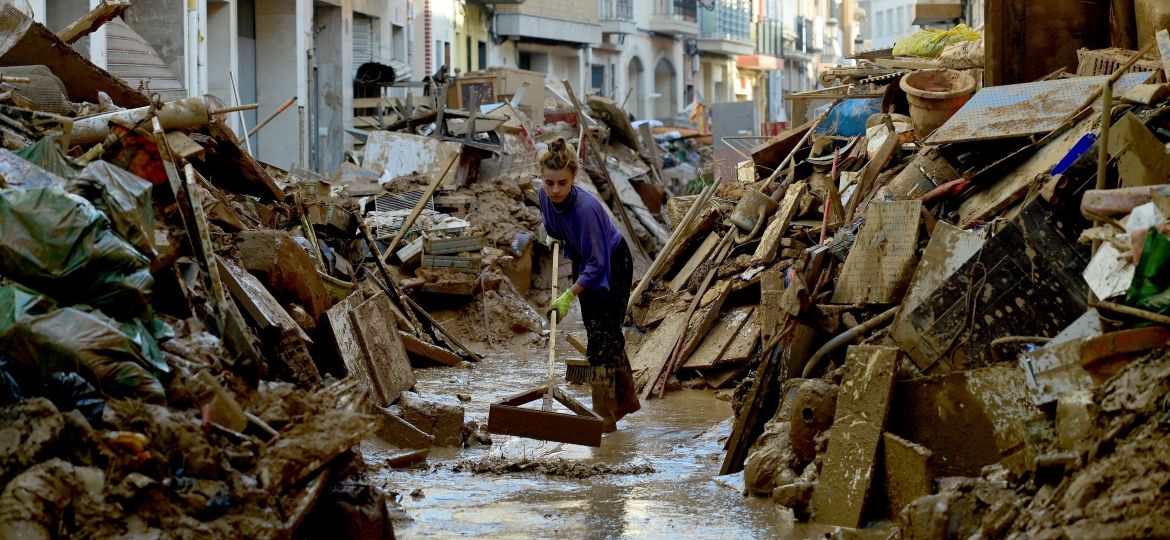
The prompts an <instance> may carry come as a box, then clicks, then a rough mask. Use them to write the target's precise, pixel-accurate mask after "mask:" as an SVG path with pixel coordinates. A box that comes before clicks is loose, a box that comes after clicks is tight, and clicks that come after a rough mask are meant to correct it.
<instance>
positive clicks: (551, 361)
mask: <svg viewBox="0 0 1170 540" xmlns="http://www.w3.org/2000/svg"><path fill="white" fill-rule="evenodd" d="M560 247H561V243H560V242H555V241H554V242H553V252H552V299H553V301H556V299H557V274H558V273H559V272H560V267H559V266H560V261H561V250H560ZM548 328H549V333H548V387H547V388H546V389H545V393H544V406H543V409H544V410H546V411H551V410H552V402H553V388H554V386H555V385H556V379H555V375H554V369H555V363H556V359H557V312H556V310H553V312H552V313H550V314H549V317H548Z"/></svg>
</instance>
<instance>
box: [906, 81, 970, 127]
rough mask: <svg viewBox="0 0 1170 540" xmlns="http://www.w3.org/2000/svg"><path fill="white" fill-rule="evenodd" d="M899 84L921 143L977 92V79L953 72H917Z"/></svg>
mask: <svg viewBox="0 0 1170 540" xmlns="http://www.w3.org/2000/svg"><path fill="white" fill-rule="evenodd" d="M899 85H900V86H901V88H902V90H903V91H905V92H906V99H907V100H908V101H909V102H910V121H911V122H912V123H913V124H914V132H915V133H916V134H917V135H918V139H919V140H922V139H925V138H926V137H927V136H929V135H930V134H931V133H933V132H934V130H936V129H938V127H939V126H941V125H943V124H945V123H946V121H947V120H949V119H950V118H951V116H954V114H955V112H956V111H958V110H959V108H961V107H962V106H963V104H964V103H967V100H969V99H971V95H972V94H974V93H975V79H974V78H972V77H971V76H970V75H968V74H966V73H964V72H962V71H955V70H953V69H923V70H919V71H915V72H913V73H911V74H909V75H906V76H905V77H902V81H901V82H900V83H899Z"/></svg>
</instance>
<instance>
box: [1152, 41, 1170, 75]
mask: <svg viewBox="0 0 1170 540" xmlns="http://www.w3.org/2000/svg"><path fill="white" fill-rule="evenodd" d="M1154 37H1155V39H1157V40H1158V56H1160V57H1161V58H1162V71H1163V72H1164V73H1165V74H1166V78H1168V79H1170V31H1167V30H1165V29H1163V30H1158V32H1157V33H1156V34H1154Z"/></svg>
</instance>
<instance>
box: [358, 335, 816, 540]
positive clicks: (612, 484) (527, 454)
mask: <svg viewBox="0 0 1170 540" xmlns="http://www.w3.org/2000/svg"><path fill="white" fill-rule="evenodd" d="M576 319H577V317H572V316H571V317H570V323H572V322H573V321H574V320H576ZM566 327H567V328H566ZM562 329H565V330H568V331H570V332H573V331H576V332H580V324H579V323H577V324H576V325H575V327H574V325H573V324H566V325H563V326H562ZM558 341H559V342H561V343H563V340H558ZM545 354H546V353H545V352H544V351H540V350H531V351H522V352H519V353H518V354H517V353H504V354H493V355H488V357H487V358H485V359H484V361H483V362H481V363H479V364H477V365H475V366H474V368H471V369H462V368H433V369H427V370H419V371H417V372H416V374H417V376H418V386H417V388H418V390H419V391H420V392H422V393H423V394H424V395H425V394H444V395H454V394H455V393H457V392H458V393H468V394H471V396H472V401H471V402H470V403H466V404H465V406H466V410H467V416H466V418H467V420H469V421H476V422H479V423H481V424H484V423H486V422H487V414H488V407H489V405H490V404H491V403H492V402H494V401H497V400H500V399H502V398H504V397H507V396H510V395H512V394H515V393H517V392H519V391H521V390H524V389H527V388H530V387H533V386H537V385H540V384H542V383H543V381H544V380H545V378H546V376H547V372H546V369H547V368H546V363H545V362H546V360H547V356H545ZM574 357H577V358H579V357H580V355H579V354H577V352H576V351H575V350H573V349H572V348H571V347H569V346H567V344H566V345H565V346H564V347H563V348H562V347H559V346H558V358H562V359H563V358H574ZM563 367H564V366H563V364H560V365H558V369H563ZM566 390H567V391H568V392H569V393H570V394H572V395H573V396H574V397H576V398H577V399H578V400H580V401H581V402H582V403H586V404H587V403H588V402H589V389H588V387H586V386H569V387H566ZM730 417H731V407H730V405H729V404H728V403H726V402H722V401H719V400H717V399H715V397H714V396H713V394H712V393H711V392H709V391H693V390H683V391H679V392H673V393H670V394H667V395H666V396H665V397H664V398H663V399H655V400H651V401H649V402H647V403H644V404H643V407H642V410H641V411H640V412H638V413H635V414H633V415H630V416H628V417H627V418H626V419H625V420H623V421H622V422H620V423H619V425H618V427H619V428H620V431H619V432H617V433H612V434H608V435H606V436H605V438H604V439H603V441H602V446H601V447H600V448H587V447H582V446H574V445H567V444H561V443H552V442H544V441H534V440H529V439H521V438H517V437H508V436H502V435H495V436H493V438H494V440H495V444H494V445H493V446H487V447H477V448H471V449H463V450H458V449H446V448H435V449H434V450H433V451H432V453H431V458H430V460H429V461H428V463H427V465H426V466H424V467H421V468H420V469H417V470H404V471H392V470H387V471H385V472H383V473H381V475H380V477H379V478H380V479H381V480H383V481H384V482H385V485H386V486H387V487H388V488H389V489H391V490H393V491H396V492H398V493H401V494H404V495H405V494H408V493H411V492H412V491H414V490H415V489H417V488H421V489H422V491H423V493H424V496H423V497H421V498H413V497H410V496H404V497H403V499H402V506H403V508H404V509H405V511H406V513H407V514H409V515H410V517H411V518H412V519H413V521H410V522H402V523H396V524H395V531H396V533H397V535H398V536H399V537H400V538H415V537H451V536H477V537H488V538H517V537H539V538H551V537H557V538H564V537H568V538H688V539H689V538H778V537H787V538H806V537H812V536H814V535H815V536H817V537H823V535H824V532H825V531H824V530H819V531H816V532H815V533H814V532H813V531H811V530H807V529H805V528H804V527H803V526H801V525H799V524H793V523H792V522H791V521H790V520H787V519H784V514H785V512H783V511H782V509H781V508H780V507H777V506H776V505H774V504H773V503H771V502H770V501H768V500H767V499H761V498H744V497H743V496H742V495H740V494H739V493H736V492H734V491H731V490H729V489H727V488H725V487H720V486H717V485H716V484H715V483H714V482H713V481H712V480H711V479H712V477H713V476H714V475H717V474H718V473H719V466H720V464H721V462H722V458H723V441H724V439H725V438H726V437H727V435H728V434H729V433H730V431H731V422H730ZM363 449H364V450H365V451H366V455H367V460H368V461H369V462H370V464H371V465H377V464H378V463H379V462H380V459H379V458H378V457H377V456H378V453H377V451H376V450H375V449H374V447H373V446H372V445H369V444H367V445H364V446H363ZM489 455H490V456H497V455H499V456H504V457H508V458H532V459H556V458H564V459H566V460H570V461H582V462H585V463H597V462H601V463H609V464H624V463H648V464H650V465H651V466H653V467H654V468H655V470H656V472H654V473H652V474H646V475H636V476H594V477H592V478H586V479H573V478H564V477H550V476H545V475H543V474H523V473H512V474H504V475H493V474H480V475H475V474H471V473H469V472H452V471H451V470H450V465H451V464H453V463H455V462H458V461H460V460H465V459H469V460H477V459H482V458H484V457H486V456H489Z"/></svg>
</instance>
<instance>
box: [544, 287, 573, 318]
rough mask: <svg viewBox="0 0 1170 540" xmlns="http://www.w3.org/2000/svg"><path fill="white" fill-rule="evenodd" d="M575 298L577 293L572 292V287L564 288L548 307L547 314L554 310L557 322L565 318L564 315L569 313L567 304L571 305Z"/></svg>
mask: <svg viewBox="0 0 1170 540" xmlns="http://www.w3.org/2000/svg"><path fill="white" fill-rule="evenodd" d="M576 299H577V295H576V294H573V289H568V290H566V291H565V292H563V293H561V295H560V296H558V297H557V299H556V300H553V303H552V305H550V306H549V307H548V312H549V314H550V315H551V314H552V313H553V312H556V314H557V321H558V322H559V321H563V320H565V317H567V316H568V315H569V306H572V305H573V300H576Z"/></svg>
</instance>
